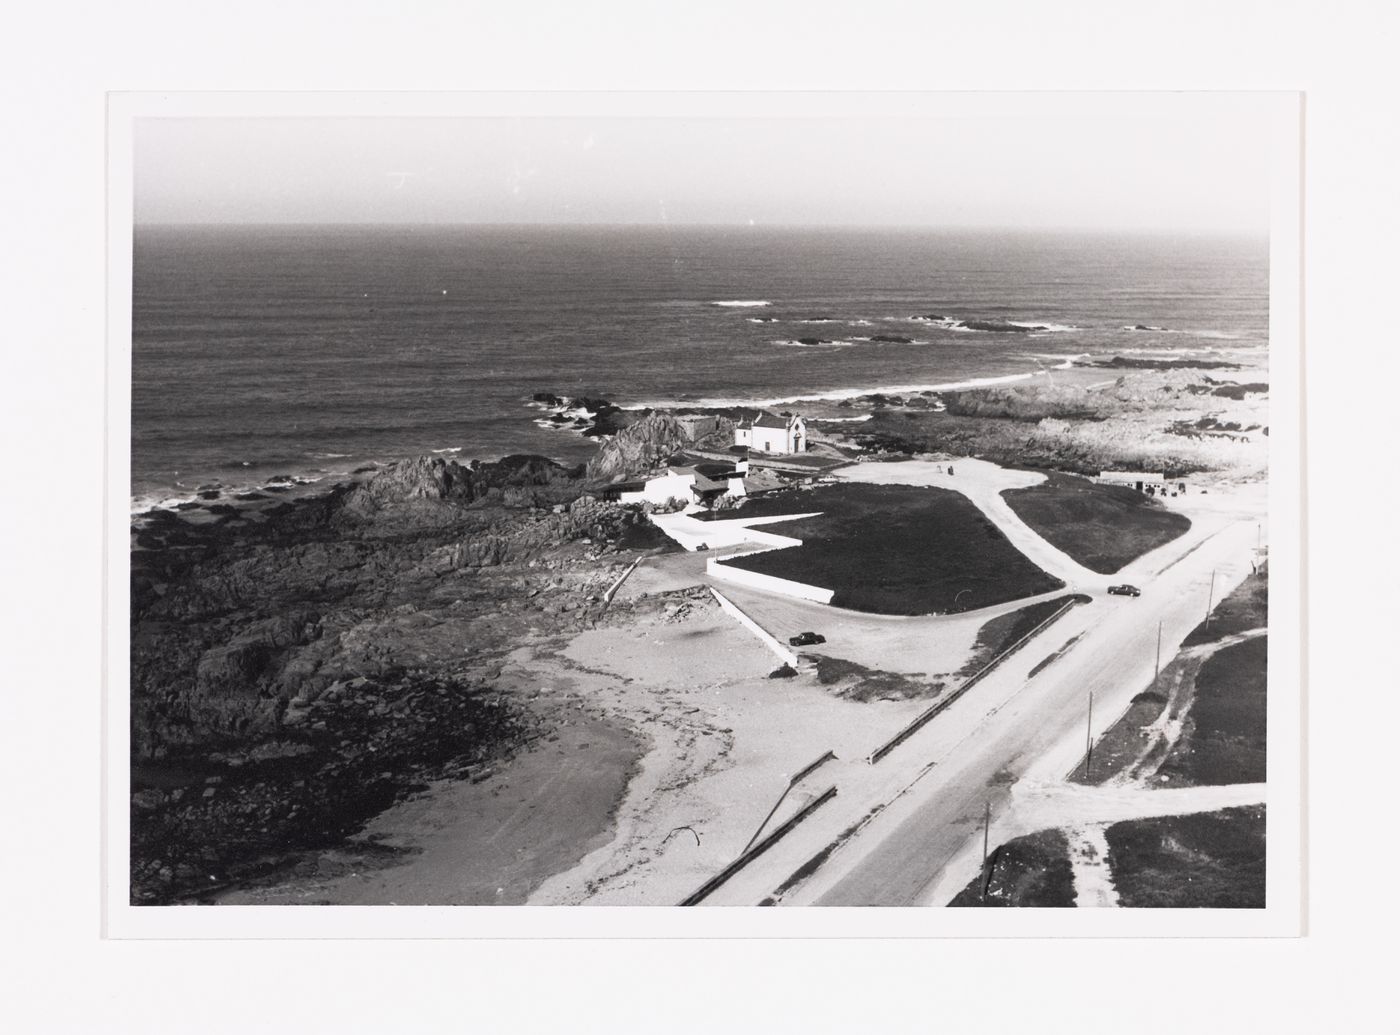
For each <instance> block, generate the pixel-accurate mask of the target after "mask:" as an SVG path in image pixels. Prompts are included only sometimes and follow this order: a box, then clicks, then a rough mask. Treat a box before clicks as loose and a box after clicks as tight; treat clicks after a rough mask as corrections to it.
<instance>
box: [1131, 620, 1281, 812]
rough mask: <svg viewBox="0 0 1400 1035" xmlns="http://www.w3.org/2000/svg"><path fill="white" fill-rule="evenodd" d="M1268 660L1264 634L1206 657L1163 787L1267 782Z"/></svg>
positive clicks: (1165, 770) (1162, 770)
mask: <svg viewBox="0 0 1400 1035" xmlns="http://www.w3.org/2000/svg"><path fill="white" fill-rule="evenodd" d="M1268 657H1269V638H1268V637H1267V636H1259V637H1256V638H1255V639H1252V640H1245V641H1243V642H1241V643H1236V644H1232V645H1231V646H1229V647H1225V648H1223V649H1221V650H1219V651H1217V652H1216V653H1215V654H1213V655H1212V656H1211V657H1209V658H1208V659H1206V662H1205V664H1203V665H1202V666H1201V668H1200V671H1199V672H1197V673H1196V691H1195V699H1194V700H1193V701H1192V703H1191V708H1190V711H1189V712H1188V713H1187V720H1186V726H1185V729H1184V731H1183V733H1182V736H1181V739H1180V740H1179V741H1178V742H1177V744H1176V746H1175V747H1174V748H1173V749H1172V752H1171V754H1170V755H1168V756H1167V759H1166V761H1165V762H1163V763H1162V766H1161V768H1160V769H1159V770H1158V772H1159V773H1161V774H1162V775H1163V776H1166V777H1167V780H1166V781H1163V785H1164V786H1180V785H1183V784H1226V783H1263V782H1264V779H1265V770H1266V768H1267V766H1266V759H1265V748H1266V741H1267V736H1266V734H1267V729H1268V724H1267V721H1266V720H1267V714H1268V692H1267V687H1266V679H1267V673H1268V668H1267V666H1268Z"/></svg>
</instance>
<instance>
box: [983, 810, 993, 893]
mask: <svg viewBox="0 0 1400 1035" xmlns="http://www.w3.org/2000/svg"><path fill="white" fill-rule="evenodd" d="M991 833H992V803H991V802H990V801H989V802H987V811H986V812H985V813H984V814H983V816H982V904H983V905H986V903H987V888H988V886H989V885H990V884H991V883H992V875H991V874H990V873H988V872H987V847H988V843H989V840H990V838H991Z"/></svg>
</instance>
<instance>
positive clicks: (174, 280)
mask: <svg viewBox="0 0 1400 1035" xmlns="http://www.w3.org/2000/svg"><path fill="white" fill-rule="evenodd" d="M730 100H731V101H732V100H733V99H732V98H731V99H730ZM868 100H869V99H868ZM258 104H259V105H262V107H260V108H256V109H255V108H254V107H252V106H250V108H249V112H250V113H237V112H232V113H231V112H230V111H228V110H226V109H224V108H220V109H218V110H211V111H208V112H202V111H199V110H197V108H198V105H196V104H194V103H192V102H191V103H187V104H183V105H181V104H176V105H175V106H174V108H173V109H172V110H163V109H162V108H161V106H160V104H159V103H157V102H156V101H155V100H151V99H146V100H145V101H142V102H139V103H135V104H133V106H132V110H131V112H130V114H129V116H124V117H122V118H120V119H118V120H117V122H114V132H119V133H124V134H127V135H128V140H129V146H128V149H127V152H125V153H127V154H128V155H129V168H125V167H124V171H122V176H124V177H125V179H124V180H123V181H122V182H124V183H125V184H126V185H127V186H126V187H124V188H122V191H117V190H115V189H114V197H116V196H117V195H118V194H119V195H120V199H119V200H120V202H121V204H120V205H117V204H116V203H115V202H114V212H120V213H123V214H122V215H121V217H120V219H118V218H117V216H115V215H114V228H113V232H114V233H118V234H120V235H123V236H122V237H121V238H120V239H121V240H124V241H126V242H127V243H128V244H129V247H126V246H125V245H124V246H123V247H126V251H127V252H128V253H129V258H130V269H129V276H126V277H125V279H122V278H117V277H114V278H113V284H112V290H113V291H114V292H115V293H117V294H118V295H119V296H120V297H121V298H122V299H123V301H121V303H120V305H121V306H124V307H125V309H126V313H127V315H128V316H129V338H128V337H124V336H121V335H114V336H113V339H112V341H111V344H110V348H111V350H112V352H113V353H114V354H120V355H122V356H123V358H122V359H121V362H120V363H118V364H117V366H116V367H115V369H116V370H118V371H119V375H114V382H115V381H120V382H121V383H120V384H119V385H117V386H116V387H111V391H112V392H113V398H114V399H117V400H120V401H121V405H117V406H114V415H113V418H112V424H111V438H112V439H113V445H112V447H111V448H112V450H113V453H112V458H111V461H110V462H111V463H112V464H113V470H114V471H115V472H116V474H115V475H114V477H117V478H119V485H124V486H126V499H125V502H126V503H127V504H128V505H127V507H126V509H125V510H122V511H121V513H120V514H119V515H117V517H118V520H119V522H120V528H114V529H113V531H112V541H113V543H114V544H115V545H114V547H113V549H114V550H115V551H116V553H117V561H118V563H122V564H126V565H128V571H127V572H126V574H127V575H128V577H127V578H126V579H125V580H124V581H120V582H119V583H118V584H117V585H116V586H115V587H114V589H113V595H114V603H113V604H112V611H111V619H110V620H111V622H112V623H113V624H114V625H115V626H118V627H120V629H121V636H122V637H123V638H124V639H123V640H122V641H120V642H123V643H124V647H123V649H122V651H120V652H119V655H118V656H114V657H113V658H112V659H111V672H110V674H109V678H110V685H109V713H110V719H109V722H110V726H111V732H110V735H111V740H112V743H113V745H114V746H113V750H112V754H113V758H114V764H113V768H112V772H111V773H110V774H109V781H110V782H109V788H110V794H109V797H110V809H111V813H112V816H113V817H114V818H113V819H112V821H111V822H112V827H111V829H112V830H113V831H114V834H113V836H112V838H111V840H110V844H109V849H110V852H111V856H112V858H111V862H110V867H111V870H110V872H111V880H112V884H111V887H112V889H113V890H112V892H111V895H112V898H113V899H114V901H115V903H116V904H117V905H121V906H124V907H130V908H131V909H132V910H134V911H141V912H153V911H158V910H159V908H160V907H169V906H176V905H187V906H189V905H203V906H217V907H223V908H227V907H238V906H332V907H334V906H369V905H379V906H388V905H398V906H408V905H414V906H535V905H546V906H663V907H689V906H749V907H752V906H782V907H792V906H831V905H835V906H887V907H888V906H899V907H940V909H939V911H938V912H935V913H932V914H930V913H928V912H927V910H925V911H924V912H923V913H922V914H920V916H921V917H922V920H921V923H923V925H924V928H923V929H925V930H927V932H928V933H939V932H941V931H946V930H953V929H954V928H953V927H951V926H949V925H951V924H959V925H962V926H960V927H958V928H957V929H958V930H967V929H969V928H968V925H971V924H975V923H980V922H984V921H983V920H982V919H981V918H986V917H988V914H976V915H969V914H968V913H967V912H966V911H967V909H969V908H971V909H977V908H987V907H1002V908H1006V907H1009V908H1011V909H1019V910H1033V909H1034V908H1035V907H1041V910H1042V911H1043V910H1044V909H1047V908H1049V909H1056V908H1057V909H1059V910H1062V911H1069V910H1094V911H1098V912H1099V913H1100V914H1102V913H1107V912H1111V911H1118V912H1121V913H1125V914H1130V913H1149V912H1150V911H1152V910H1162V909H1168V910H1181V909H1190V910H1194V911H1195V912H1193V913H1192V914H1191V915H1192V916H1194V917H1196V918H1197V921H1191V922H1193V923H1195V922H1199V923H1201V924H1204V923H1205V919H1204V918H1206V917H1208V916H1213V915H1216V914H1217V913H1220V912H1221V911H1224V912H1227V913H1228V914H1229V915H1230V916H1245V915H1247V914H1249V913H1251V912H1261V911H1263V910H1265V908H1266V906H1267V907H1282V908H1285V909H1286V910H1289V911H1291V913H1292V915H1294V916H1296V914H1297V909H1298V889H1297V886H1296V883H1295V881H1296V878H1294V877H1289V878H1288V879H1283V878H1282V876H1281V875H1282V874H1284V873H1285V872H1287V873H1289V874H1292V873H1293V872H1294V871H1296V869H1297V866H1298V862H1297V857H1298V855H1299V850H1300V849H1299V843H1298V838H1297V830H1298V816H1297V812H1298V801H1297V794H1298V789H1297V784H1298V780H1297V774H1298V769H1299V743H1298V738H1297V731H1296V713H1297V712H1298V709H1299V694H1300V688H1299V685H1298V680H1299V672H1298V659H1297V643H1298V635H1299V630H1298V627H1297V625H1296V618H1294V617H1290V616H1296V615H1297V613H1298V605H1297V599H1296V593H1297V588H1296V587H1297V570H1298V567H1299V564H1300V558H1299V552H1298V543H1297V530H1296V522H1297V516H1296V511H1297V509H1298V500H1297V498H1296V497H1293V498H1289V497H1288V496H1287V495H1286V494H1281V493H1280V491H1279V489H1280V486H1282V485H1285V484H1292V482H1291V481H1289V480H1288V479H1290V478H1291V477H1292V474H1291V473H1290V472H1295V471H1296V468H1297V464H1298V456H1297V454H1298V449H1297V437H1296V433H1294V432H1293V431H1292V430H1291V429H1296V427H1297V423H1298V420H1299V417H1298V413H1297V409H1298V402H1297V386H1296V378H1297V373H1296V371H1297V366H1298V360H1297V354H1298V347H1299V345H1298V342H1297V334H1296V324H1295V323H1294V322H1292V321H1291V320H1287V321H1284V323H1282V324H1280V323H1279V317H1278V315H1277V314H1278V313H1279V311H1280V308H1279V307H1280V305H1281V304H1282V305H1284V306H1285V309H1286V304H1287V300H1288V299H1292V298H1295V297H1296V292H1297V283H1296V279H1297V278H1296V266H1295V267H1288V266H1283V267H1281V266H1280V264H1279V263H1278V261H1277V255H1278V251H1277V249H1278V248H1279V247H1280V242H1281V241H1283V242H1285V243H1286V241H1287V239H1288V233H1289V232H1293V233H1296V229H1295V230H1292V231H1290V230H1289V228H1288V227H1287V226H1285V227H1284V230H1283V231H1280V229H1279V222H1278V221H1279V213H1280V212H1283V213H1285V214H1288V213H1292V217H1293V219H1295V220H1296V209H1297V207H1298V198H1297V194H1296V191H1297V186H1296V180H1290V179H1289V178H1288V177H1287V176H1285V177H1283V178H1282V179H1280V177H1279V175H1278V173H1277V168H1276V166H1277V158H1278V146H1277V145H1278V141H1277V136H1278V134H1277V131H1276V130H1277V126H1278V123H1279V119H1278V118H1277V115H1278V113H1279V111H1280V109H1282V110H1283V112H1284V119H1283V121H1284V122H1285V123H1287V122H1288V119H1289V117H1291V118H1292V121H1293V123H1294V124H1296V121H1297V115H1296V111H1297V108H1296V105H1297V98H1296V97H1295V96H1293V95H1286V96H1284V95H1279V96H1274V95H1255V96H1254V97H1253V98H1252V99H1243V98H1241V97H1239V96H1236V95H1209V94H1196V95H1189V94H1181V95H1151V94H1144V95H1122V96H1115V95H1044V96H1037V97H1035V98H1024V97H1023V98H1020V99H1019V100H1018V99H1017V96H1016V95H999V97H998V98H995V99H988V98H984V99H982V101H978V99H977V97H976V96H975V95H972V96H964V95H955V96H949V97H942V98H936V97H934V98H928V99H927V104H926V107H927V110H926V111H925V110H920V108H919V105H918V104H917V103H912V102H910V101H909V100H908V99H906V100H905V101H904V102H903V103H900V104H893V105H890V104H885V103H884V102H882V101H880V100H879V99H878V98H876V99H874V100H869V103H865V104H863V105H859V104H857V105H851V104H848V105H838V106H835V107H834V108H833V110H831V111H829V112H828V111H825V110H823V106H822V105H821V104H820V103H812V104H808V105H806V107H802V108H801V110H798V109H799V107H801V105H800V98H798V99H793V98H791V97H788V98H783V99H774V98H772V97H765V96H764V95H757V96H756V98H755V99H754V103H752V104H750V103H746V102H743V99H742V98H741V99H740V103H737V104H736V103H728V102H726V103H719V102H718V101H717V102H716V104H715V106H714V109H713V110H712V111H707V112H697V110H696V105H695V104H691V105H689V106H688V107H685V108H684V110H681V107H680V106H679V105H676V106H675V110H670V109H668V102H667V100H666V99H665V98H662V99H660V100H658V101H657V102H656V108H655V111H653V112H649V113H645V114H643V113H639V112H638V111H637V110H635V106H633V107H627V106H625V105H624V106H621V107H618V106H614V107H613V108H612V109H610V108H609V106H608V105H607V104H601V103H600V104H599V106H598V108H597V110H596V111H592V112H587V111H579V112H574V113H565V114H559V113H556V112H551V111H549V110H546V109H543V108H542V109H541V110H540V111H539V112H525V113H522V112H520V111H519V106H518V105H515V106H511V107H509V108H508V109H507V110H505V112H504V113H498V114H493V113H489V112H484V111H482V110H481V108H480V105H479V104H478V105H477V106H476V107H475V108H473V109H472V110H471V111H470V112H469V113H466V114H461V115H454V114H450V113H446V112H444V113H439V114H429V115H424V114H421V113H419V114H403V115H393V114H390V115H385V114H383V111H382V109H381V110H378V111H377V112H376V114H375V116H374V117H369V116H368V115H356V114H353V113H347V112H346V111H344V110H337V111H335V112H330V113H327V114H315V113H309V114H308V113H306V111H305V108H304V106H302V107H300V108H296V109H295V110H294V111H292V110H290V109H289V111H288V112H278V111H276V110H270V109H268V108H267V107H266V105H267V104H268V102H267V101H266V100H265V99H264V100H261V101H259V102H258ZM699 107H701V108H703V107H704V106H703V104H701V105H700V106H699ZM624 109H625V110H624ZM1290 113H1291V114H1290ZM1295 147H1296V141H1295ZM1292 158H1293V160H1294V161H1295V162H1296V158H1297V155H1296V150H1295V151H1294V152H1293V155H1292ZM117 171H121V170H115V163H114V175H115V172H117ZM114 182H117V180H116V179H114ZM1290 190H1292V191H1293V193H1292V194H1291V195H1290V194H1289V191H1290ZM118 222H119V223H120V225H116V224H117V223H118ZM1271 256H1272V257H1273V258H1272V259H1271ZM128 290H129V299H127V298H126V296H125V295H124V292H126V291H128ZM114 304H115V303H114ZM1294 308H1295V309H1296V305H1295V306H1294ZM128 361H129V368H128V367H127V363H128ZM128 369H129V384H128V383H127V373H126V371H127V370H128ZM1271 386H1272V391H1271ZM118 389H119V390H118ZM127 398H129V407H127V406H126V405H125V400H126V399H127ZM1271 428H1273V429H1274V434H1273V435H1271ZM1280 432H1282V433H1283V434H1282V435H1281V434H1280ZM128 444H129V453H128V452H127V446H128ZM128 463H129V468H128V467H127V466H126V465H127V464H128ZM1271 488H1272V489H1273V491H1272V492H1271ZM119 502H121V501H120V500H119ZM1271 527H1272V529H1273V530H1274V532H1275V534H1274V535H1273V536H1271ZM1271 539H1272V544H1271ZM1271 552H1273V553H1276V554H1277V556H1273V557H1271ZM1271 568H1272V570H1273V571H1274V572H1275V573H1276V576H1277V578H1278V579H1279V580H1281V581H1280V583H1279V586H1280V591H1279V593H1276V594H1274V596H1273V597H1272V598H1271V595H1270V573H1271ZM1271 602H1272V603H1273V604H1274V606H1275V620H1276V621H1279V620H1280V619H1281V618H1287V619H1289V620H1287V621H1284V624H1283V625H1282V626H1281V630H1282V631H1281V635H1280V637H1279V638H1278V639H1277V640H1276V641H1275V642H1274V644H1273V645H1272V647H1271V643H1270V635H1269V631H1270V622H1269V611H1270V604H1271ZM128 648H129V649H128ZM1290 733H1291V735H1290ZM1271 801H1272V802H1273V804H1272V805H1271V804H1270V802H1271ZM1280 838H1282V839H1281V840H1280ZM1281 857H1282V858H1287V859H1290V860H1291V861H1290V862H1289V863H1288V864H1287V866H1286V867H1285V866H1283V864H1281V863H1279V862H1278V860H1279V858H1281ZM942 907H953V909H952V912H949V910H948V909H945V908H942ZM207 913H208V914H210V915H216V916H217V915H220V914H221V913H222V909H220V910H209V911H207ZM876 913H878V911H870V915H874V914H876ZM732 915H735V916H738V915H740V914H737V913H736V914H732ZM1039 915H1042V916H1043V915H1046V914H1044V913H1043V912H1042V913H1041V914H1039ZM1055 915H1056V916H1059V917H1061V918H1063V920H1064V922H1065V923H1067V924H1068V923H1073V922H1074V917H1075V916H1076V915H1077V914H1072V913H1069V912H1061V913H1059V914H1055ZM1069 929H1070V928H1068V927H1067V928H1066V930H1069ZM1191 929H1192V930H1195V928H1191ZM1199 930H1200V933H1207V928H1206V927H1204V926H1201V927H1200V928H1199Z"/></svg>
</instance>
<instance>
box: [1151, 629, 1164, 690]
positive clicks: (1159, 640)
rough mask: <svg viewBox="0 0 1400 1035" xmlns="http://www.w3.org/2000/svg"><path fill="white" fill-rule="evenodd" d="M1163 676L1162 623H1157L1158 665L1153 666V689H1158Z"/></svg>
mask: <svg viewBox="0 0 1400 1035" xmlns="http://www.w3.org/2000/svg"><path fill="white" fill-rule="evenodd" d="M1161 674H1162V623H1161V622H1158V623H1157V663H1156V664H1155V665H1153V666H1152V689H1153V690H1156V689H1157V679H1158V677H1159V676H1160V675H1161Z"/></svg>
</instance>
